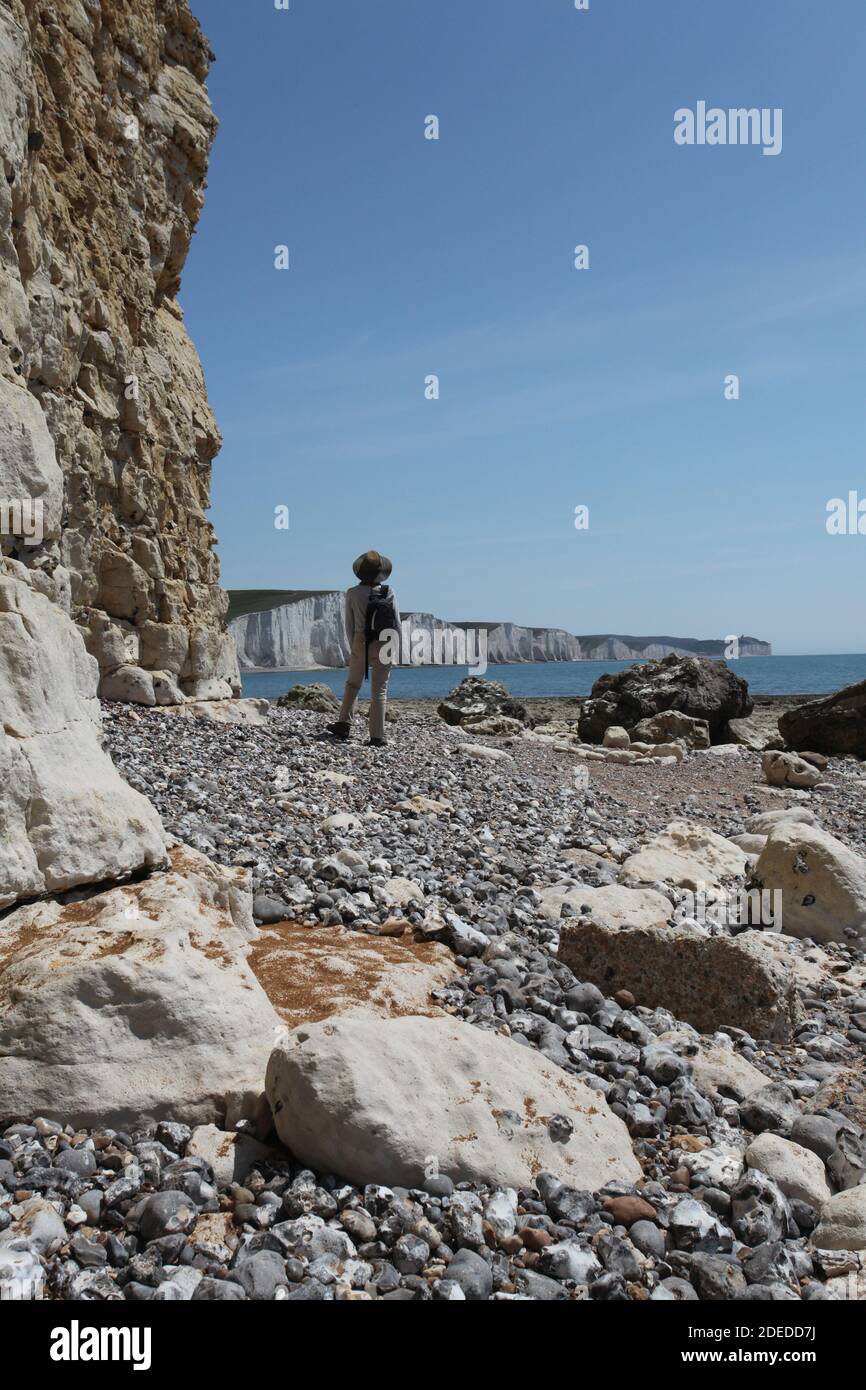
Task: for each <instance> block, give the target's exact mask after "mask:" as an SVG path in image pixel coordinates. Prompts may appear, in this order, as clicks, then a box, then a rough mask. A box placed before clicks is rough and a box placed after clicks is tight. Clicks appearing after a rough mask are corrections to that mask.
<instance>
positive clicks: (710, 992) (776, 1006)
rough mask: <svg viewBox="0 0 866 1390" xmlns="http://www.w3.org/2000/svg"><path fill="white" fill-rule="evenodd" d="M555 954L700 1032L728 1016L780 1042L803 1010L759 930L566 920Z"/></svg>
mask: <svg viewBox="0 0 866 1390" xmlns="http://www.w3.org/2000/svg"><path fill="white" fill-rule="evenodd" d="M558 954H559V959H560V960H561V961H564V963H565V964H566V965H567V966H568V967H569V969H570V970H572V971H573V972H574V974H575V975H576V976H577V978H578V979H579V980H583V981H587V982H588V983H590V984H594V985H596V986H597V987H598V989H600V990H602V992H603V993H604V994H606V995H612V994H615V993H616V991H617V990H621V989H626V990H629V991H630V992H631V993H632V994H633V995H634V997H635V999H636V1001H637V1003H638V1004H641V1005H646V1006H647V1007H648V1008H656V1007H660V1008H663V1009H669V1010H670V1012H671V1013H672V1014H674V1015H675V1017H676V1018H681V1019H684V1020H685V1022H686V1023H690V1024H691V1025H692V1027H693V1028H697V1029H698V1031H699V1032H701V1033H714V1032H715V1031H716V1030H717V1029H718V1028H721V1027H722V1026H723V1025H724V1024H728V1025H731V1026H733V1027H734V1028H743V1029H745V1031H746V1032H747V1033H751V1034H752V1036H753V1037H756V1038H772V1039H774V1040H775V1041H778V1042H784V1041H785V1040H786V1039H787V1038H788V1037H790V1035H791V1032H792V1030H793V1029H794V1027H795V1026H796V1024H797V1023H798V1022H799V1021H800V1020H801V1018H802V1017H803V1009H802V1005H801V1004H800V1002H799V999H798V996H797V990H796V985H795V982H794V979H793V977H792V976H791V975H790V974H789V973H788V972H787V971H786V970H785V969H784V968H783V967H782V966H781V965H780V964H779V963H778V961H777V960H776V959H774V957H773V956H772V955H771V954H770V953H768V952H766V951H765V950H764V949H763V948H762V945H761V940H760V933H755V932H745V933H743V934H742V935H740V936H736V937H730V936H704V935H700V934H698V933H696V932H693V931H688V930H685V929H682V928H678V927H620V928H618V929H611V928H608V927H604V926H599V925H598V924H596V923H592V922H591V923H579V922H577V923H571V922H565V923H564V924H563V928H562V934H561V937H560V942H559V952H558Z"/></svg>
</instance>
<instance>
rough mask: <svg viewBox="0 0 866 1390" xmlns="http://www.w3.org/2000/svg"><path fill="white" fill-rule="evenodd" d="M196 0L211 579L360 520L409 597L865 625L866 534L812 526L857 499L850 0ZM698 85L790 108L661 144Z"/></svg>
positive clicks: (860, 259)
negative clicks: (281, 525) (432, 383)
mask: <svg viewBox="0 0 866 1390" xmlns="http://www.w3.org/2000/svg"><path fill="white" fill-rule="evenodd" d="M192 7H193V9H194V11H195V12H196V14H197V15H198V17H199V19H200V20H201V23H202V25H203V27H204V30H205V32H206V34H207V36H208V38H209V40H210V42H211V46H212V47H213V49H214V51H215V53H216V55H217V61H216V63H215V64H214V66H213V69H212V71H211V76H210V80H209V89H210V93H211V99H212V101H213V104H214V107H215V109H216V112H217V114H218V116H219V118H220V121H221V128H220V132H219V135H218V137H217V143H216V147H215V150H214V155H213V160H212V164H211V171H210V176H209V188H208V194H207V199H206V203H205V210H204V213H203V216H202V220H201V223H200V226H199V230H198V233H197V235H196V237H195V238H194V240H193V243H192V249H191V252H190V257H189V260H188V262H187V267H186V272H185V276H184V282H183V291H182V295H181V300H182V304H183V306H184V310H185V313H186V319H187V324H188V327H189V330H190V332H191V333H192V335H193V337H194V339H195V341H196V344H197V346H198V349H199V351H200V353H201V356H202V359H203V361H204V365H205V370H206V375H207V381H208V388H209V393H210V396H211V401H212V404H213V407H214V409H215V412H216V415H217V418H218V420H219V423H220V426H221V428H222V430H223V434H224V436H225V445H224V448H223V451H222V453H221V454H220V456H219V458H218V459H217V461H216V464H215V469H214V488H213V501H214V505H213V511H212V519H213V522H214V525H215V527H216V530H217V534H218V536H219V537H220V547H219V553H220V556H221V561H222V572H223V582H224V583H225V584H226V586H227V587H232V588H258V587H280V588H332V587H343V586H345V585H346V584H347V583H349V582H351V570H350V566H351V561H352V559H354V557H355V556H356V555H357V554H358V553H359V552H360V551H362V550H364V549H366V548H367V547H368V546H377V547H379V548H380V549H382V550H384V551H385V552H386V553H387V554H388V555H390V556H391V557H392V559H393V561H394V576H393V582H394V586H395V588H396V590H397V592H398V595H399V598H400V601H401V605H402V607H403V608H404V609H405V610H409V609H413V608H414V609H424V610H427V611H433V612H436V613H437V614H439V615H441V616H443V617H446V618H451V619H463V620H472V619H491V620H493V619H498V620H506V619H507V620H511V621H514V622H520V623H527V624H534V625H540V626H551V627H564V628H567V629H568V630H570V631H572V632H609V631H610V632H624V633H630V634H648V633H669V634H673V635H676V636H694V637H711V636H723V635H726V634H728V633H734V632H744V631H745V632H748V633H751V634H753V635H755V636H759V637H763V638H765V639H767V640H770V641H772V642H773V644H774V650H776V651H777V652H780V653H782V652H831V651H837V652H854V651H861V650H863V649H864V647H866V621H864V617H863V613H864V604H863V601H862V594H863V576H864V569H866V535H863V536H859V535H858V536H830V535H828V534H827V532H826V527H825V519H826V506H827V502H828V501H829V500H830V499H831V498H833V497H847V495H848V493H849V492H850V491H851V490H855V491H858V492H859V496H860V497H861V498H864V499H866V464H864V459H866V453H864V407H866V392H864V371H866V333H864V328H866V257H864V236H866V110H864V101H863V72H864V71H866V14H864V7H863V0H821V2H820V3H818V0H814V2H813V0H760V4H756V3H755V0H727V3H726V4H724V5H712V4H708V3H700V4H698V3H696V2H695V0H656V3H654V0H591V7H590V10H589V11H588V12H586V13H584V12H578V11H576V10H575V8H574V5H573V3H572V0H429V3H427V2H426V0H291V8H290V9H289V11H288V12H284V11H278V10H276V9H275V7H274V4H273V0H192ZM701 100H704V101H706V102H707V103H708V104H709V105H710V106H718V107H722V108H728V107H752V106H754V107H759V108H763V107H769V108H776V107H780V108H782V110H783V113H784V117H783V148H782V152H781V154H779V155H778V156H777V157H767V156H765V155H763V154H762V151H761V149H760V148H759V147H755V146H727V147H711V146H704V147H697V146H693V147H682V146H678V145H676V144H675V143H674V139H673V132H674V112H675V111H676V110H678V109H679V108H681V107H691V108H693V109H694V108H695V107H696V104H697V102H698V101H701ZM434 114H435V115H436V116H438V118H439V121H440V139H439V140H438V141H431V140H426V139H425V138H424V122H425V118H426V117H427V116H428V115H434ZM278 244H287V245H288V246H289V249H290V257H291V268H290V269H289V270H288V271H277V270H276V269H275V268H274V248H275V247H276V246H277V245H278ZM577 244H587V245H588V246H589V248H590V269H589V270H588V271H577V270H575V269H574V266H573V259H574V247H575V246H576V245H577ZM733 373H736V374H737V375H739V377H740V399H739V400H736V401H731V400H726V399H725V394H724V383H725V378H726V377H727V376H728V375H729V374H733ZM431 374H436V375H438V377H439V379H440V398H439V399H438V400H436V401H430V400H427V399H425V392H424V383H425V378H427V377H428V376H429V375H431ZM281 505H282V506H287V507H288V508H289V509H290V517H291V524H290V529H289V530H288V531H285V530H277V529H276V528H275V526H274V509H275V508H276V507H278V506H281ZM578 505H586V506H588V507H589V509H590V510H589V516H590V525H589V530H587V531H577V530H576V529H575V527H574V509H575V507H576V506H578Z"/></svg>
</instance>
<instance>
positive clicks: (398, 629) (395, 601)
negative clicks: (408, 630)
mask: <svg viewBox="0 0 866 1390" xmlns="http://www.w3.org/2000/svg"><path fill="white" fill-rule="evenodd" d="M391 593H392V594H394V590H393V589H392V590H391ZM394 612H395V613H396V614H397V631H398V632H399V631H400V624H401V622H402V621H403V619H402V618H401V617H400V605H399V604H398V602H397V595H396V594H394Z"/></svg>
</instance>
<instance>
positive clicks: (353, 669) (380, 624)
mask: <svg viewBox="0 0 866 1390" xmlns="http://www.w3.org/2000/svg"><path fill="white" fill-rule="evenodd" d="M392 568H393V567H392V565H391V561H390V560H389V559H388V557H387V556H386V555H380V554H379V551H378V550H368V551H367V552H366V553H365V554H364V555H359V556H358V558H357V560H356V561H355V563H354V565H353V566H352V569H353V570H354V572H355V575H356V578H357V579H358V583H357V584H356V585H355V586H354V587H353V588H351V589H349V590H348V591H347V593H346V636H347V638H348V641H349V647H350V650H351V655H350V658H349V672H348V675H347V677H346V691H345V694H344V696H343V704H342V708H341V709H340V717H339V719H338V720H337V722H336V723H335V724H329V725H328V732H329V733H331V734H333V735H334V737H335V738H341V739H347V738H348V737H349V734H350V732H351V727H352V724H351V721H352V713H353V711H354V708H355V701H356V700H357V698H358V692H359V690H360V689H361V686H362V685H363V683H364V679H365V677H366V676H367V674H368V672H369V675H370V746H371V747H372V748H384V747H385V705H386V703H387V699H388V679H389V677H390V675H391V666H390V663H388V662H384V661H382V660H381V651H382V645H383V643H382V640H381V635H382V634H383V633H385V632H387V631H391V630H393V631H396V632H399V631H400V610H399V609H398V607H397V599H396V597H395V595H394V591H393V589H391V588H390V587H389V586H388V585H387V584H386V583H385V581H386V579H388V578H389V576H390V574H391V570H392Z"/></svg>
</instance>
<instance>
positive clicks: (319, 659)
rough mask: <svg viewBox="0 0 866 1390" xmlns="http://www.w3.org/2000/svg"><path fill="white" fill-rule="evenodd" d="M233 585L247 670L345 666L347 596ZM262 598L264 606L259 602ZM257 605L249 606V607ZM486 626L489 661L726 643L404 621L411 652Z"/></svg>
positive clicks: (767, 651) (651, 653)
mask: <svg viewBox="0 0 866 1390" xmlns="http://www.w3.org/2000/svg"><path fill="white" fill-rule="evenodd" d="M280 597H281V596H280V595H279V593H276V592H268V593H267V595H266V596H263V597H261V598H260V597H259V594H258V591H252V590H235V591H233V592H232V593H231V594H230V599H231V608H230V610H229V615H230V617H231V615H232V613H235V614H237V616H235V617H232V619H231V622H230V625H229V630H230V631H231V632H232V634H233V635H234V638H235V642H236V644H237V650H238V662H239V664H240V666H241V668H242V670H246V671H251V670H256V669H259V670H289V671H303V670H315V669H316V668H317V667H329V666H332V667H339V666H345V665H346V663H347V662H348V659H349V648H348V644H347V642H346V633H345V629H344V626H343V594H342V592H340V591H338V590H332V591H330V590H329V591H325V592H318V593H305V592H298V591H294V592H292V593H290V594H286V595H285V601H283V602H280ZM258 603H262V604H266V605H267V606H263V607H257V606H256V605H257V604H258ZM245 610H252V611H245ZM472 627H475V628H484V629H485V630H486V632H487V660H488V662H490V664H491V665H499V664H503V663H512V662H530V661H611V660H614V661H628V660H634V659H650V658H657V657H662V656H667V655H668V654H669V653H670V652H676V653H677V654H678V655H682V656H694V655H698V656H713V657H721V656H724V654H725V641H724V640H722V639H721V638H719V639H717V640H708V641H698V640H697V639H695V638H690V637H620V636H616V635H615V634H605V635H602V636H591V637H575V636H573V635H572V634H571V633H570V632H565V631H564V630H563V629H562V628H549V627H521V626H519V625H518V624H517V623H487V622H485V623H477V624H472V623H449V622H447V621H446V620H445V619H443V618H437V617H435V616H434V615H433V614H432V613H407V614H405V616H404V620H403V650H404V652H407V653H408V652H409V651H410V641H411V632H412V631H417V630H418V629H421V630H423V631H426V632H430V633H431V634H432V633H433V632H436V631H440V632H447V631H449V630H452V631H454V630H457V629H459V628H472ZM739 643H740V646H739V655H740V656H770V655H771V654H772V649H771V647H770V644H769V643H768V642H761V641H759V640H758V639H757V638H754V637H741V638H740V639H739Z"/></svg>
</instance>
